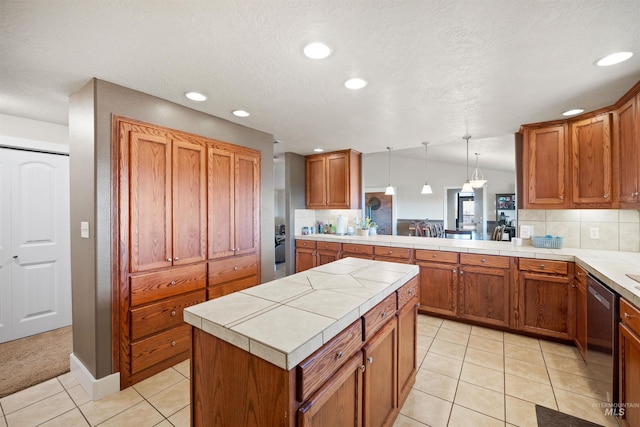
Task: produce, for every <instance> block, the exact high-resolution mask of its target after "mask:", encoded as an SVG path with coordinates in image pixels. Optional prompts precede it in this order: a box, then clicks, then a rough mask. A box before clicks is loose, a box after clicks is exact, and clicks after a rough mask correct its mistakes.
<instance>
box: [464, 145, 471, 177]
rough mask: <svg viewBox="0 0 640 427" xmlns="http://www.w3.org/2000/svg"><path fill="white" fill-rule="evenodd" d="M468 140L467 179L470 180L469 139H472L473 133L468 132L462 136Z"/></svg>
mask: <svg viewBox="0 0 640 427" xmlns="http://www.w3.org/2000/svg"><path fill="white" fill-rule="evenodd" d="M462 138H463V139H466V140H467V181H468V180H469V139H471V135H469V134H467V135H465V136H463V137H462Z"/></svg>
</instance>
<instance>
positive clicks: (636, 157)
mask: <svg viewBox="0 0 640 427" xmlns="http://www.w3.org/2000/svg"><path fill="white" fill-rule="evenodd" d="M614 130H615V132H614V134H613V137H614V138H613V142H614V147H615V150H614V153H615V156H614V159H613V165H614V172H615V173H616V174H617V176H618V177H619V181H617V182H616V184H617V185H616V186H615V195H616V198H617V200H619V201H620V207H622V208H631V209H639V208H640V198H639V197H638V195H639V194H640V193H639V192H640V154H639V150H640V147H639V145H640V94H638V95H636V96H634V97H632V98H631V99H630V100H628V101H627V102H626V103H625V104H623V105H622V106H621V107H620V108H618V109H617V110H616V111H615V113H614Z"/></svg>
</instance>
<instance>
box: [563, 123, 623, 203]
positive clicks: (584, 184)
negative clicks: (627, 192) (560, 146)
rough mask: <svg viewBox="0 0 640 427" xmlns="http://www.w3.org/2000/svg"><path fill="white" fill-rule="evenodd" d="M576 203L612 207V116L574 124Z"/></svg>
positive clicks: (573, 151)
mask: <svg viewBox="0 0 640 427" xmlns="http://www.w3.org/2000/svg"><path fill="white" fill-rule="evenodd" d="M569 127H570V129H571V174H572V175H571V177H572V179H571V184H572V201H573V204H574V205H581V206H582V207H599V208H608V207H611V205H612V202H613V197H612V194H613V191H612V161H611V114H610V113H608V112H607V113H602V114H598V115H596V116H594V117H591V118H588V119H583V120H578V121H575V122H570V124H569Z"/></svg>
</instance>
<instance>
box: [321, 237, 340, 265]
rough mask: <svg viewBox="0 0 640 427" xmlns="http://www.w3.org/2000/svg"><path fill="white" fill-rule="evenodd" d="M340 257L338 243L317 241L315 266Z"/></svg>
mask: <svg viewBox="0 0 640 427" xmlns="http://www.w3.org/2000/svg"><path fill="white" fill-rule="evenodd" d="M339 258H340V243H336V242H317V243H316V266H318V265H324V264H328V263H330V262H333V261H335V260H337V259H339Z"/></svg>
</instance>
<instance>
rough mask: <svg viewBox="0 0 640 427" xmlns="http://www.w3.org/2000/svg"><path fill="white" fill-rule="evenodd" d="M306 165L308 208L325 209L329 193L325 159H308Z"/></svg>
mask: <svg viewBox="0 0 640 427" xmlns="http://www.w3.org/2000/svg"><path fill="white" fill-rule="evenodd" d="M305 165H306V202H307V203H306V204H307V208H321V207H324V206H325V203H326V196H325V195H326V193H327V189H326V182H327V180H326V170H325V157H313V158H307V159H306V161H305Z"/></svg>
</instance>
